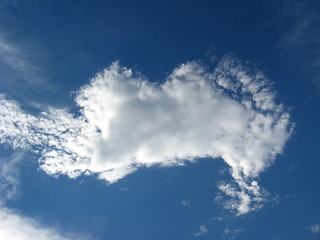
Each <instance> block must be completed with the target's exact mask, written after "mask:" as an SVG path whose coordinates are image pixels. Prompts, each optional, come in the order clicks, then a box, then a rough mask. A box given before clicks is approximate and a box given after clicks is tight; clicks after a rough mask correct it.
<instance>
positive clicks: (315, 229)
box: [309, 224, 320, 234]
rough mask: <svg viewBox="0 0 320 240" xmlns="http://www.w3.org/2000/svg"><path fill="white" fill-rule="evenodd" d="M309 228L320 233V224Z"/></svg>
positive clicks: (315, 232)
mask: <svg viewBox="0 0 320 240" xmlns="http://www.w3.org/2000/svg"><path fill="white" fill-rule="evenodd" d="M309 229H310V231H311V232H312V233H314V234H319V233H320V224H314V225H311V226H310V228H309Z"/></svg>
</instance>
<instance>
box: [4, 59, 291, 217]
mask: <svg viewBox="0 0 320 240" xmlns="http://www.w3.org/2000/svg"><path fill="white" fill-rule="evenodd" d="M0 102H1V104H0V143H9V144H11V145H12V147H13V148H23V149H30V150H32V151H35V152H36V153H38V154H39V155H40V158H39V163H40V167H41V169H43V170H44V171H45V172H46V173H47V174H50V175H60V174H65V175H68V176H69V177H71V178H74V177H77V176H79V175H81V174H87V175H90V174H98V177H99V178H100V179H104V180H106V181H107V182H109V183H113V182H116V181H117V180H119V179H121V178H123V177H125V176H126V175H128V174H130V173H132V172H134V171H135V170H137V169H138V168H139V167H150V166H154V165H157V166H161V167H169V166H176V165H183V164H185V163H186V162H190V161H191V162H192V161H197V160H198V159H201V158H207V157H210V158H217V157H221V158H222V159H223V160H224V161H225V162H226V163H227V164H228V165H229V166H230V169H231V174H232V177H233V178H234V181H235V183H236V184H237V185H236V187H235V186H232V185H231V184H230V183H221V184H220V185H219V189H220V190H222V191H223V192H225V193H226V194H227V195H228V196H230V197H232V200H231V201H229V202H228V204H227V205H226V207H227V208H230V209H232V210H235V211H236V212H237V214H238V215H241V214H245V213H247V212H249V211H251V210H254V209H257V208H259V207H260V206H261V204H262V201H263V194H262V191H261V189H260V187H259V185H258V183H257V181H255V180H254V178H257V177H258V176H259V174H260V173H261V172H262V171H264V170H265V169H266V167H268V166H269V165H270V164H271V163H272V162H273V161H274V159H275V156H276V155H277V154H279V153H281V152H282V150H283V147H284V144H285V142H286V140H287V139H288V137H289V136H290V131H291V123H290V121H289V114H288V113H287V112H286V111H285V110H284V107H283V106H282V104H277V103H275V95H274V93H273V91H272V90H271V88H270V83H269V81H268V80H267V79H266V77H265V76H264V75H263V74H262V73H261V72H259V71H255V72H253V71H250V70H249V69H248V68H247V67H246V66H244V65H243V64H242V63H241V62H240V61H239V60H237V59H235V58H233V57H231V56H226V57H224V58H223V59H222V60H221V61H220V62H219V63H218V64H217V66H216V69H215V70H214V71H213V72H210V71H209V70H207V68H206V67H205V66H202V65H201V64H199V63H197V62H188V63H186V64H182V65H180V66H179V67H177V68H176V69H174V71H173V72H172V74H171V75H170V76H168V78H167V79H166V81H165V82H164V83H163V84H161V85H159V84H156V83H152V82H150V81H148V80H147V79H146V78H144V77H142V76H140V75H139V74H134V73H133V72H132V71H131V70H130V69H127V68H125V67H121V66H120V65H119V64H118V63H117V62H115V63H113V64H112V65H111V66H110V67H109V68H107V69H105V70H104V71H103V72H101V73H99V74H98V75H97V76H96V77H94V78H93V79H92V80H91V82H90V83H89V84H88V85H85V86H83V87H82V88H81V89H80V90H79V91H78V92H77V95H76V98H75V102H76V104H77V106H78V107H79V109H80V112H81V114H80V116H77V117H76V116H74V115H73V114H71V113H69V112H68V111H67V110H64V109H56V108H51V107H48V109H47V110H46V111H44V112H42V113H41V114H39V115H38V116H34V115H30V114H28V113H26V112H25V111H23V110H22V109H21V108H20V106H19V104H18V103H17V102H15V101H12V100H8V99H7V98H6V97H5V96H4V95H1V98H0Z"/></svg>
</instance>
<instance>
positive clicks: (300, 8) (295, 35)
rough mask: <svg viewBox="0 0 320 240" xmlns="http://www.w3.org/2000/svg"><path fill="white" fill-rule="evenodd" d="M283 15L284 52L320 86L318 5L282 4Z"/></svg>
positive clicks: (302, 2)
mask: <svg viewBox="0 0 320 240" xmlns="http://www.w3.org/2000/svg"><path fill="white" fill-rule="evenodd" d="M280 15H281V17H280V18H281V19H285V22H286V25H285V26H283V29H282V36H283V37H282V38H281V40H280V42H279V47H280V48H281V49H282V50H283V51H282V53H285V55H287V56H289V57H288V59H290V61H291V62H295V63H298V64H299V65H300V69H301V70H303V71H304V72H305V73H306V74H307V75H308V76H309V77H311V78H312V79H313V80H314V81H315V82H317V83H318V84H320V78H319V74H320V70H319V69H320V31H319V28H320V15H319V7H318V5H317V3H316V2H313V1H291V0H289V1H283V7H282V11H281V14H280ZM287 22H289V24H287ZM319 86H320V85H319Z"/></svg>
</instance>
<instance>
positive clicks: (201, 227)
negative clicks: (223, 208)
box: [194, 225, 208, 236]
mask: <svg viewBox="0 0 320 240" xmlns="http://www.w3.org/2000/svg"><path fill="white" fill-rule="evenodd" d="M207 232H208V229H207V228H206V226H205V225H202V226H200V228H199V232H198V233H195V234H194V235H195V236H201V235H203V234H206V233H207Z"/></svg>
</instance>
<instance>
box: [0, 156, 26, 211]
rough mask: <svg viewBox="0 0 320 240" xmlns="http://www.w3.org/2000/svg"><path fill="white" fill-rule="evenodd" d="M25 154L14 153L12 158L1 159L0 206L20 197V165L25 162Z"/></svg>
mask: <svg viewBox="0 0 320 240" xmlns="http://www.w3.org/2000/svg"><path fill="white" fill-rule="evenodd" d="M23 157H24V155H23V152H20V153H14V154H13V155H11V156H10V157H5V158H1V159H0V206H1V205H4V204H5V202H6V201H7V200H10V199H14V198H15V197H16V196H17V195H19V192H20V191H19V187H20V182H19V166H18V165H19V164H20V163H21V161H22V160H23Z"/></svg>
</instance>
